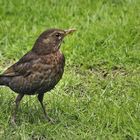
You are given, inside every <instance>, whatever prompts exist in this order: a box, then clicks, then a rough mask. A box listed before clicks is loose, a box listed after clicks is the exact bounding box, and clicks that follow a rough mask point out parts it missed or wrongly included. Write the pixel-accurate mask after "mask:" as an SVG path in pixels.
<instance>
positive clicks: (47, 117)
mask: <svg viewBox="0 0 140 140" xmlns="http://www.w3.org/2000/svg"><path fill="white" fill-rule="evenodd" d="M45 119H46V120H47V121H48V122H50V123H51V124H54V123H55V120H54V119H52V118H50V117H49V116H45Z"/></svg>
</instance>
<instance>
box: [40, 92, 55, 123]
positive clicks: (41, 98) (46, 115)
mask: <svg viewBox="0 0 140 140" xmlns="http://www.w3.org/2000/svg"><path fill="white" fill-rule="evenodd" d="M43 97H44V94H38V100H39V102H40V104H41V107H42V109H43V112H44V115H45V118H46V119H47V120H48V121H50V122H53V120H52V119H51V118H50V117H49V116H48V114H47V112H46V110H45V107H44V105H43Z"/></svg>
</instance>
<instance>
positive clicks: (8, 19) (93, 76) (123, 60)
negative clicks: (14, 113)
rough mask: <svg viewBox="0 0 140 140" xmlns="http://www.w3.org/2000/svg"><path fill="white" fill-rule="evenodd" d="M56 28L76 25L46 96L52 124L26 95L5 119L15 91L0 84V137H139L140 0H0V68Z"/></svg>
mask: <svg viewBox="0 0 140 140" xmlns="http://www.w3.org/2000/svg"><path fill="white" fill-rule="evenodd" d="M54 27H56V28H62V29H67V28H71V27H73V28H76V29H77V32H76V33H75V34H73V35H72V36H69V37H67V38H66V39H65V43H64V44H63V45H62V47H61V50H62V51H63V53H64V54H65V57H66V67H65V73H64V75H63V78H62V80H61V81H60V82H59V84H58V85H57V86H56V88H55V89H54V90H52V91H51V92H49V93H48V94H46V95H45V100H44V102H45V104H46V109H47V110H48V114H49V115H50V116H51V117H52V118H54V119H55V120H56V123H55V124H50V123H48V122H46V121H45V120H44V118H43V112H42V110H41V106H40V104H39V103H38V101H37V98H36V96H32V97H29V96H26V97H25V98H24V99H23V100H22V102H21V104H20V108H19V112H18V121H17V126H15V127H14V126H12V125H10V124H9V119H10V115H11V110H12V108H13V103H14V99H15V96H16V94H15V93H14V92H13V91H11V90H10V89H9V88H6V87H1V88H0V139H7V140H10V139H11V140H12V139H17V140H18V139H19V140H20V139H21V140H31V139H36V140H37V139H38V140H39V139H48V140H50V139H53V140H63V139H64V140H93V139H97V140H100V139H101V140H119V139H120V140H133V139H135V140H138V139H140V1H139V0H86V1H85V0H77V1H76V0H71V1H69V0H60V1H58V0H48V1H45V0H38V1H36V0H30V1H29V0H28V1H27V0H20V1H18V0H11V1H8V0H7V1H6V0H0V72H3V71H4V70H5V69H6V68H7V67H8V66H10V65H11V64H13V63H14V62H16V61H17V60H18V59H19V58H20V57H21V56H22V55H23V54H25V53H26V52H27V51H28V50H30V49H31V48H32V46H33V44H34V41H35V40H36V38H37V37H38V35H39V34H40V33H41V32H42V31H44V30H46V29H48V28H54Z"/></svg>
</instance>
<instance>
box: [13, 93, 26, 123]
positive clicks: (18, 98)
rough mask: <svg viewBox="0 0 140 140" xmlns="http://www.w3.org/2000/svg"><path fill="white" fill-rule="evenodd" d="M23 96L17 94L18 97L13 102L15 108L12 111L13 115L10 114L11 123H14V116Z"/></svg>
mask: <svg viewBox="0 0 140 140" xmlns="http://www.w3.org/2000/svg"><path fill="white" fill-rule="evenodd" d="M23 96H24V94H18V96H17V97H16V100H15V108H14V110H13V114H12V119H11V121H12V123H14V124H15V123H16V114H17V110H18V106H19V103H20V101H21V99H22V98H23Z"/></svg>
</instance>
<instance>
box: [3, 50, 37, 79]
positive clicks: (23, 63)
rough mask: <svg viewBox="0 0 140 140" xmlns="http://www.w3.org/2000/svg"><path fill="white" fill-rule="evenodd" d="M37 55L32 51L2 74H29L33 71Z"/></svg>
mask: <svg viewBox="0 0 140 140" xmlns="http://www.w3.org/2000/svg"><path fill="white" fill-rule="evenodd" d="M34 58H35V55H34V54H32V52H29V53H27V54H26V55H24V56H23V57H22V58H21V59H20V60H19V61H18V62H17V63H15V64H13V65H12V66H11V67H9V68H8V69H7V70H6V71H5V72H4V73H3V74H2V75H1V76H8V77H14V76H20V75H21V76H27V75H29V74H30V73H31V67H32V60H34Z"/></svg>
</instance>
